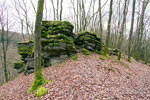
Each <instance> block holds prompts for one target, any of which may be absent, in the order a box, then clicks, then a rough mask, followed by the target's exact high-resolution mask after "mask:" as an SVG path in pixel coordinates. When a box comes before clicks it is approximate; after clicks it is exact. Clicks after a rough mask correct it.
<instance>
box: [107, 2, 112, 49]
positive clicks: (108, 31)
mask: <svg viewBox="0 0 150 100" xmlns="http://www.w3.org/2000/svg"><path fill="white" fill-rule="evenodd" d="M112 6H113V0H110V8H109V19H108V25H107V38H106V46H107V47H109V44H110V27H111V19H112V10H113V9H112Z"/></svg>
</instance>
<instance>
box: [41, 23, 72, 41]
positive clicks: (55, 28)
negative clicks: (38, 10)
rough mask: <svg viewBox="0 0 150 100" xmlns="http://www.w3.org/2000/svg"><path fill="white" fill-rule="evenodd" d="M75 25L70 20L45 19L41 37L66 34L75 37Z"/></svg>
mask: <svg viewBox="0 0 150 100" xmlns="http://www.w3.org/2000/svg"><path fill="white" fill-rule="evenodd" d="M73 28H74V26H73V25H72V24H71V23H70V22H68V21H43V22H42V29H41V37H42V38H49V35H56V34H64V35H66V36H69V37H73Z"/></svg>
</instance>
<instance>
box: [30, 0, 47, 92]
mask: <svg viewBox="0 0 150 100" xmlns="http://www.w3.org/2000/svg"><path fill="white" fill-rule="evenodd" d="M43 6H44V0H39V1H38V7H37V13H36V21H35V31H34V75H35V79H34V82H33V85H32V86H31V88H30V89H29V90H28V91H27V93H32V92H33V91H34V90H36V89H37V88H38V87H39V86H40V85H42V84H44V83H46V80H45V79H44V77H43V75H42V66H41V36H40V34H41V23H42V17H43Z"/></svg>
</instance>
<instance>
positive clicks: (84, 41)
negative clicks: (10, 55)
mask: <svg viewBox="0 0 150 100" xmlns="http://www.w3.org/2000/svg"><path fill="white" fill-rule="evenodd" d="M73 28H74V27H73V25H72V24H71V23H70V22H67V21H43V22H42V29H41V46H42V66H43V67H48V66H52V65H55V64H59V63H61V62H63V61H64V60H66V59H67V58H69V57H70V56H71V55H73V54H75V53H77V49H76V48H78V49H81V48H85V49H88V50H89V51H96V52H99V51H100V50H101V40H100V39H99V38H97V37H96V35H95V34H92V33H90V32H81V33H80V34H79V35H75V34H73ZM33 45H34V42H32V41H30V42H26V43H18V53H19V54H20V55H21V59H22V61H23V62H24V65H25V68H24V73H25V74H30V73H32V72H34V58H33V57H34V48H33ZM17 68H18V67H17ZM20 68H21V67H20ZM17 70H18V69H17Z"/></svg>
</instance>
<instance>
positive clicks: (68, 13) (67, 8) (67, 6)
mask: <svg viewBox="0 0 150 100" xmlns="http://www.w3.org/2000/svg"><path fill="white" fill-rule="evenodd" d="M0 1H1V2H3V1H6V2H7V4H8V5H9V7H8V8H9V11H10V15H11V16H12V20H15V25H14V27H13V29H12V31H16V32H20V31H21V30H20V27H21V26H20V22H19V20H18V19H17V18H16V17H15V16H14V15H16V14H17V13H16V11H15V10H14V5H13V4H12V1H13V0H0ZM20 1H22V0H20ZM37 1H38V0H32V2H33V3H34V6H35V8H36V5H37ZM53 1H54V4H55V7H56V4H57V3H56V0H53ZM75 1H76V0H75ZM85 1H86V11H88V9H89V4H90V1H91V0H85ZM101 1H102V5H103V4H105V2H107V1H108V2H107V3H106V5H105V6H104V8H103V9H102V13H103V14H105V16H104V17H103V27H104V29H106V27H107V21H108V11H109V2H110V0H101ZM118 1H119V0H114V6H113V14H114V15H115V14H116V11H117V7H116V5H117V2H118ZM1 2H0V3H1ZM121 2H124V0H122V1H121ZM25 3H26V5H27V8H28V22H29V23H31V24H32V23H34V21H35V12H34V10H33V8H32V5H31V2H30V0H25ZM131 5H132V2H131V1H130V6H129V12H128V16H127V31H128V32H129V29H130V24H131V21H130V20H131V13H132V9H131ZM45 6H46V8H47V12H48V13H47V20H53V9H52V5H51V2H50V0H45ZM137 7H138V5H136V8H137ZM97 9H98V0H96V3H95V7H94V11H95V12H96V11H97ZM121 10H123V6H121ZM91 11H92V8H91ZM149 11H150V4H149V5H148V8H147V10H146V15H147V16H148V17H149V16H150V12H149ZM45 12H46V10H44V16H43V20H46V16H45ZM20 13H22V14H23V11H21V9H20ZM116 16H117V15H116ZM72 17H73V8H72V4H71V2H70V0H64V2H63V20H68V21H72V20H71V18H72ZM136 18H137V16H135V24H134V27H136V21H137V19H136ZM116 23H117V21H116ZM24 33H26V32H24Z"/></svg>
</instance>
